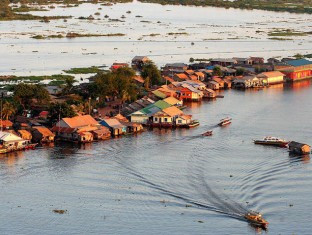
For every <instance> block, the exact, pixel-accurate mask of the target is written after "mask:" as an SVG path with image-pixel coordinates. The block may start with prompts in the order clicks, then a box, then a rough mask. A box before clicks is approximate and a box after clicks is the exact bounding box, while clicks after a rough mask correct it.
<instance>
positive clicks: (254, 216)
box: [244, 212, 269, 229]
mask: <svg viewBox="0 0 312 235" xmlns="http://www.w3.org/2000/svg"><path fill="white" fill-rule="evenodd" d="M244 218H245V219H246V220H247V221H248V222H249V223H250V224H252V225H254V226H257V227H261V228H263V229H267V227H268V225H269V222H268V221H266V220H265V219H263V218H262V215H261V214H260V213H256V212H250V213H247V214H245V215H244Z"/></svg>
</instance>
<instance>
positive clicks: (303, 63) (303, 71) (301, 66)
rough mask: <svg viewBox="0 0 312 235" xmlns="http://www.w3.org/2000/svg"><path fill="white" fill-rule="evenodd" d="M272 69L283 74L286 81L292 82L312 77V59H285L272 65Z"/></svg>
mask: <svg viewBox="0 0 312 235" xmlns="http://www.w3.org/2000/svg"><path fill="white" fill-rule="evenodd" d="M274 70H277V71H280V72H282V73H284V74H285V78H286V80H287V81H290V82H294V81H298V80H302V79H307V78H311V77H312V61H309V60H306V59H299V60H287V61H285V62H284V64H279V65H275V66H274Z"/></svg>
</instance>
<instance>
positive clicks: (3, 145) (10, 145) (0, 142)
mask: <svg viewBox="0 0 312 235" xmlns="http://www.w3.org/2000/svg"><path fill="white" fill-rule="evenodd" d="M27 145H28V141H27V140H23V139H22V138H21V137H19V136H17V135H14V134H12V133H9V132H3V131H0V153H5V152H10V151H16V150H22V149H25V148H26V146H27Z"/></svg>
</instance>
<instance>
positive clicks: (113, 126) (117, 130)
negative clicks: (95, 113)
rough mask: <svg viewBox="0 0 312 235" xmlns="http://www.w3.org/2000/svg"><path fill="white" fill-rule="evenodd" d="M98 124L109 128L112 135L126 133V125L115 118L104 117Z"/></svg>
mask: <svg viewBox="0 0 312 235" xmlns="http://www.w3.org/2000/svg"><path fill="white" fill-rule="evenodd" d="M100 124H101V125H102V126H105V127H107V128H109V130H110V132H111V135H112V136H119V135H124V134H126V133H127V127H126V126H125V125H123V124H121V123H120V122H119V121H118V119H117V118H104V119H102V120H101V121H100Z"/></svg>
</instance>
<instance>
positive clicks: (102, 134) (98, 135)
mask: <svg viewBox="0 0 312 235" xmlns="http://www.w3.org/2000/svg"><path fill="white" fill-rule="evenodd" d="M90 132H91V133H92V135H93V139H94V140H106V139H109V138H110V137H111V132H110V130H109V128H108V127H105V126H101V127H100V129H96V130H93V131H90Z"/></svg>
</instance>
